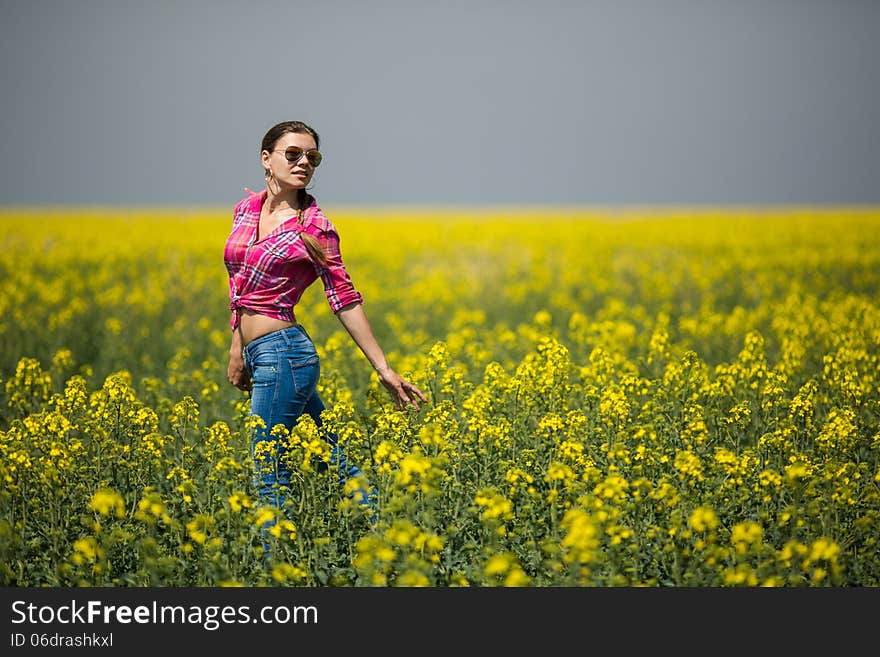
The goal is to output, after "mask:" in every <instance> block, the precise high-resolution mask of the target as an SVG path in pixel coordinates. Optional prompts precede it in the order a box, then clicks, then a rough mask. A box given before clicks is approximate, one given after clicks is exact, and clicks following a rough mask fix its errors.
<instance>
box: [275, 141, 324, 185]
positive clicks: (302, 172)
mask: <svg viewBox="0 0 880 657" xmlns="http://www.w3.org/2000/svg"><path fill="white" fill-rule="evenodd" d="M291 146H298V147H299V148H301V149H303V150H304V151H310V150H317V147H316V144H315V140H314V138H313V137H312V136H311V135H310V134H308V133H303V132H288V133H286V134H284V135H282V136H281V138H280V139H279V140H278V141H277V142H275V148H273V149H272V152H271V153H269V152H267V151H263V153H262V159H263V167H264V168H266V169H269V170H271V171H272V174H273V177H274V178H275V180H277V181H278V184H279V185H280V186H281V188H282V189H284V188H287V189H304V188H305V187H306V185H308V184H309V182H310V181H311V180H312V175H314V173H315V167H314V166H313V165H312V163H311V162H309V158H308V157H306V154H305V153H303V154H302V156H301V157H300V158H299V159H298V160H294V161H290V160H288V159H287V154H286V153H285V151H287V149H288V148H290V147H291Z"/></svg>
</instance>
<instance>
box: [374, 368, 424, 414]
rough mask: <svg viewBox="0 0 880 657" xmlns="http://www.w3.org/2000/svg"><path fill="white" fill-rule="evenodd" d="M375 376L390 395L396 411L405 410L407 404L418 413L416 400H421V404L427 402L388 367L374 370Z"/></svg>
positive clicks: (417, 391)
mask: <svg viewBox="0 0 880 657" xmlns="http://www.w3.org/2000/svg"><path fill="white" fill-rule="evenodd" d="M376 374H378V375H379V381H381V382H382V385H383V386H385V389H386V390H388V392H389V393H390V394H391V398H392V399H393V400H394V405H395V406H396V407H397V410H398V411H402V410H403V409H404V408H406V406H407V404H409V405H410V406H412V407H413V408H415V409H416V410H417V411H418V410H420V408H419V402H418V400H422V401H423V402H427V401H428V399H427V398H426V397H425V395H423V394H422V391H421V390H419V389H418V388H417V387H416V386H415V385H413V384H412V383H410V382H409V381H407V380H406V379H404V378H403V377H402V376H400V375H399V374H398V373H397V372H395V371H394V370H393V369H391V368H390V367H388V368H385V369H382V370H376Z"/></svg>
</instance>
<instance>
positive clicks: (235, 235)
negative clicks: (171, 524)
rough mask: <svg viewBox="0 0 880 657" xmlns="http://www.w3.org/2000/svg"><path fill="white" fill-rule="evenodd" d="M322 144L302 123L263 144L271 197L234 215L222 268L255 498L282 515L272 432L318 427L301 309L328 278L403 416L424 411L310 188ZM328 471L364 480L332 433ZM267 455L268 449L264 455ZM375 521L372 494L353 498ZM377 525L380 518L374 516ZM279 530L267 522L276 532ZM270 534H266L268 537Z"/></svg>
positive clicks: (284, 471) (277, 131)
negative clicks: (297, 310) (249, 429)
mask: <svg viewBox="0 0 880 657" xmlns="http://www.w3.org/2000/svg"><path fill="white" fill-rule="evenodd" d="M318 148H319V137H318V133H317V132H315V130H314V129H313V128H311V127H309V126H308V125H306V124H305V123H302V122H301V121H285V122H283V123H279V124H277V125H275V126H273V127H272V128H271V129H270V130H269V131H268V132H267V133H266V135H265V136H264V137H263V142H262V145H261V151H260V158H261V161H262V164H263V169H264V170H265V174H266V189H265V190H264V191H263V192H261V193H254V192H251V191H250V190H246V191H247V192H248V195H247V196H246V197H245V198H243V199H242V200H241V201H239V202H238V204H236V206H235V210H234V218H233V225H232V232H231V233H230V235H229V238H228V239H227V241H226V247H225V251H224V260H225V262H226V268H227V271H228V272H229V296H230V310H231V311H232V317H231V320H230V325H231V327H232V346H231V348H230V351H229V370H228V379H229V382H230V383H231V384H232V385H234V386H235V387H237V388H239V389H241V390H249V391H250V392H251V405H250V411H251V413H252V414H253V415H257V416H259V417H260V418H261V419H262V420H263V422H262V424H263V425H265V426H263V427H259V428H257V429H256V430H255V432H254V435H253V436H252V448H251V454H252V457H253V459H254V464H255V472H256V477H255V479H256V481H255V484H256V486H257V490H258V493H259V495H260V497H261V498H262V500H263V501H264V502H266V503H268V504H271V505H274V506H276V507H278V508H279V509H280V508H281V507H282V506H283V505H284V502H285V500H286V491H287V487H288V486H289V484H290V475H291V472H290V468H289V467H288V466H287V464H286V462H285V459H284V458H283V454H279V453H277V452H276V451H273V449H272V448H271V445H272V443H266V441H273V440H274V438H273V437H272V436H271V433H270V432H271V430H272V427H274V426H275V425H276V424H283V425H284V426H286V427H287V428H288V429H292V428H293V427H294V426H295V424H296V422H297V420H298V418H299V417H300V416H302V415H303V414H304V413H307V414H308V415H310V416H311V417H312V418H313V419H314V421H315V423H316V424H317V426H318V427H320V426H321V411H322V410H323V409H324V405H323V403H322V402H321V399H320V397H319V396H318V393H317V391H316V385H317V382H318V376H319V363H318V355H317V352H316V351H315V345H314V344H313V343H312V340H311V338H310V337H309V334H308V333H306V331H305V329H304V328H303V327H302V326H301V325H300V324H299V323H297V320H296V316H295V314H294V306H295V305H296V304H297V302H298V301H299V299H300V298H301V296H302V294H303V292H304V291H305V290H306V288H308V287H309V286H310V285H311V284H312V283H313V282H314V281H316V280H317V279H319V278H320V279H321V282H322V283H323V285H324V292H325V294H326V296H327V301H328V303H329V304H330V308H331V310H332V311H333V312H334V313H335V314H336V316H337V317H338V318H339V321H340V322H341V323H342V325H343V326H344V327H345V329H346V330H347V331H348V333H349V335H351V337H352V339H353V340H354V341H355V343H356V344H357V345H358V347H359V348H360V349H361V351H362V352H363V354H364V355H365V356H366V357H367V360H369V362H370V364H371V365H372V366H373V368H374V369H375V370H376V373H377V374H378V376H379V380H380V381H381V382H382V385H383V386H384V387H385V388H386V389H387V390H388V392H389V393H390V395H391V397H392V399H393V400H394V403H395V405H396V407H397V408H398V409H399V410H402V409H404V408H405V407H406V406H407V405H411V406H413V407H414V408H415V409H416V410H418V409H419V401H420V400H421V401H423V402H424V401H426V399H425V396H424V395H423V394H422V392H421V391H420V390H419V389H418V388H417V387H416V386H415V385H413V384H412V383H410V382H409V381H407V380H406V379H404V378H403V377H401V376H400V375H399V374H398V373H397V372H395V371H394V370H393V369H392V368H391V367H390V366H389V364H388V361H387V360H386V358H385V354H384V353H383V351H382V349H381V348H380V346H379V344H378V343H377V341H376V338H375V337H374V335H373V331H372V329H371V327H370V323H369V321H368V320H367V316H366V314H365V313H364V310H363V307H362V305H361V304H362V303H363V297H362V296H361V294H360V293H359V292H358V291H357V289H356V288H355V287H354V285H353V284H352V281H351V278H350V277H349V275H348V272H347V271H346V269H345V265H344V264H343V262H342V256H341V254H340V250H339V235H338V233H337V232H336V228H335V227H334V226H333V224H332V223H331V222H330V220H329V219H327V217H325V216H324V213H323V212H322V211H321V208H320V207H319V206H318V204H317V202H316V200H315V199H314V197H312V196H311V195H310V194H309V193H308V192H307V191H306V188H307V187H306V186H307V185H308V184H309V182H310V181H311V179H312V176H313V175H314V173H315V169H316V168H317V167H318V165H320V164H321V159H322V155H321V152H320V151H319V150H318ZM325 439H326V440H327V441H328V442H329V443H330V444H331V445H332V449H331V459H330V463H331V465H332V466H334V467H338V468H339V480H340V483H343V484H344V483H345V482H346V481H347V480H348V479H350V478H352V477H358V476H362V473H361V472H360V470H359V469H358V468H357V467H355V466H349V465H348V464H347V463H346V461H345V455H344V453H343V451H342V449H341V447H339V446H338V445H337V444H336V436H335V435H334V434H327V435H325ZM267 447H269V448H268V449H267ZM355 494H356V495H357V499H358V501H359V502H360V503H361V504H366V505H368V506H369V507H370V508H371V509H373V510H374V512H375V504H376V500H375V489H373V488H372V487H371V488H370V490H369V491H367V490H366V489H365V488H363V487H361V488H360V489H359V490H357V491H356V493H355ZM372 519H373V520H375V513H374V514H373V518H372ZM272 524H274V522H270V523H268V525H267V527H268V526H269V525H272ZM265 529H266V527H264V530H265Z"/></svg>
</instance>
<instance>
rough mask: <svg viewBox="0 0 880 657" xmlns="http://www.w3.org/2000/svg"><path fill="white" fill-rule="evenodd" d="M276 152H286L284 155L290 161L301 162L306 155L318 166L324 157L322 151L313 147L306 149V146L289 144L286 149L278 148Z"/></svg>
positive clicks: (313, 164)
mask: <svg viewBox="0 0 880 657" xmlns="http://www.w3.org/2000/svg"><path fill="white" fill-rule="evenodd" d="M273 152H274V153H284V157H286V158H287V161H288V162H299V161H300V159H302V156H303V155H305V156H306V159H308V161H309V164H311V165H312V166H313V167H317V166H318V165H319V164H321V160H323V159H324V156H323V155H321V152H320V151H318V150H316V149H314V148H312V149H309V150H305V149H304V148H300V147H299V146H288V147H287V149H286V150H283V151H282V150H280V149H279V150H276V151H273Z"/></svg>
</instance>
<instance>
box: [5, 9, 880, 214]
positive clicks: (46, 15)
mask: <svg viewBox="0 0 880 657" xmlns="http://www.w3.org/2000/svg"><path fill="white" fill-rule="evenodd" d="M0 8H2V14H0V15H2V27H0V30H2V32H0V33H2V39H0V84H2V90H3V91H2V99H0V120H2V123H0V149H2V156H3V157H2V170H0V205H34V204H36V205H43V204H76V205H78V204H88V205H94V204H109V205H210V206H218V205H220V206H222V205H229V204H232V203H234V202H235V201H237V200H238V199H239V198H240V197H241V196H242V190H243V188H244V187H245V186H250V187H251V188H254V189H258V188H261V187H262V185H263V180H262V169H261V168H260V165H259V161H258V153H259V144H260V140H261V138H262V136H263V134H264V133H265V131H266V130H267V129H268V128H269V127H270V126H271V125H272V124H274V123H276V122H278V121H282V120H288V119H300V120H304V121H306V122H308V123H310V124H312V125H313V126H314V127H315V128H316V129H317V131H318V132H319V134H320V135H321V140H322V143H321V146H322V148H321V150H322V151H323V152H324V154H325V160H324V163H323V164H322V165H321V168H320V169H319V170H318V173H317V175H316V187H315V189H314V193H315V194H316V195H317V196H318V198H319V201H320V202H321V203H322V204H323V205H325V206H326V205H351V206H357V205H365V206H390V205H441V206H458V205H479V206H487V205H503V206H511V205H521V204H524V205H535V204H553V205H604V206H607V205H631V204H635V205H647V204H663V205H666V204H685V205H694V204H697V205H699V204H737V205H739V204H746V205H751V204H838V203H841V204H867V203H872V204H876V203H880V84H878V80H880V78H878V69H880V45H878V43H880V39H878V34H880V2H877V1H872V0H865V1H856V0H826V1H818V0H730V1H720V0H717V1H716V0H703V1H697V0H694V1H686V0H607V1H595V2H593V1H588V0H582V1H580V2H575V1H569V2H564V1H561V0H542V1H540V2H539V1H533V2H521V1H518V0H510V1H507V2H502V1H494V0H472V1H458V0H443V1H438V0H427V1H426V0H409V1H404V0H400V1H390V0H389V1H385V2H382V1H379V2H371V1H369V0H361V1H356V0H309V2H299V1H296V0H286V1H275V0H248V1H247V2H245V1H244V0H240V1H238V2H233V1H231V0H229V1H227V0H216V1H213V2H209V1H208V0H190V1H187V0H151V1H149V2H148V1H146V0H138V1H132V0H0Z"/></svg>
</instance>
